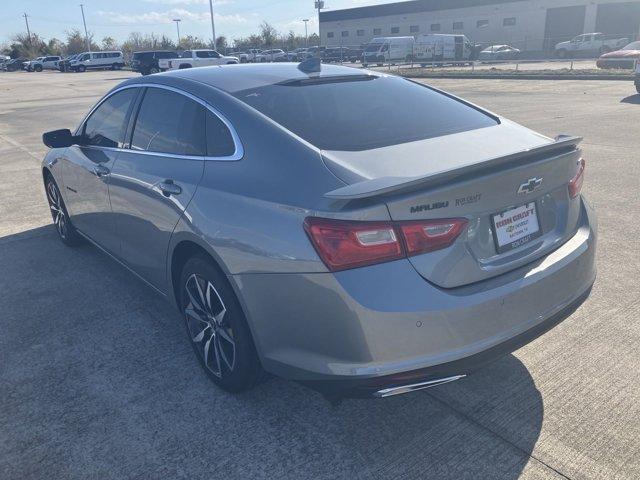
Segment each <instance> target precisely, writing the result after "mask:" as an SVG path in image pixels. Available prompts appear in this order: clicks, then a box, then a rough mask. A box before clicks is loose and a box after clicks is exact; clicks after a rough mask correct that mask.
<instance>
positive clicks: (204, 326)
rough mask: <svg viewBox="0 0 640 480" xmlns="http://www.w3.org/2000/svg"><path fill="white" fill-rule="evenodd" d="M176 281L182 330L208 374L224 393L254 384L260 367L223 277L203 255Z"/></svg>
mask: <svg viewBox="0 0 640 480" xmlns="http://www.w3.org/2000/svg"><path fill="white" fill-rule="evenodd" d="M180 285H181V307H182V311H183V314H184V319H185V323H186V327H187V334H188V336H189V340H190V342H191V346H192V347H193V349H194V351H195V353H196V356H197V358H198V361H199V362H200V365H201V366H202V368H203V369H204V371H205V372H206V373H207V375H208V376H209V378H210V379H211V380H212V381H213V382H214V383H215V384H216V385H218V386H219V387H220V388H222V389H224V390H226V391H228V392H233V393H236V392H241V391H243V390H248V389H250V388H251V387H253V386H254V385H255V384H256V383H257V381H258V380H259V378H260V376H261V373H262V367H261V366H260V361H259V360H258V355H257V353H256V350H255V347H254V344H253V339H252V337H251V332H250V331H249V327H248V325H247V321H246V319H245V316H244V313H243V312H242V308H241V307H240V303H239V302H238V299H237V298H236V296H235V294H234V292H233V289H232V288H231V285H230V284H229V282H228V281H227V279H226V278H225V277H224V275H222V274H221V273H220V271H219V270H218V269H217V268H216V267H215V266H214V264H213V262H212V261H211V260H209V259H208V258H206V256H204V255H196V256H194V257H192V258H191V259H189V260H188V261H187V263H186V264H185V266H184V268H183V269H182V275H181V276H180Z"/></svg>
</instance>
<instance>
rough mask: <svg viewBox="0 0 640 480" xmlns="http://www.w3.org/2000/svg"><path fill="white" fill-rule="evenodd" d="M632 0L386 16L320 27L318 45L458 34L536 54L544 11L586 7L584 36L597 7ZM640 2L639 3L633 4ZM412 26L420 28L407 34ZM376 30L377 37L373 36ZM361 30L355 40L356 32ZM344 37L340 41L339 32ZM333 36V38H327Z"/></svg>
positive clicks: (549, 1)
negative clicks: (458, 25)
mask: <svg viewBox="0 0 640 480" xmlns="http://www.w3.org/2000/svg"><path fill="white" fill-rule="evenodd" d="M622 1H634V0H595V1H594V0H529V1H521V2H514V3H506V4H498V5H485V6H481V7H468V8H462V9H452V10H440V11H432V12H422V13H415V14H405V15H390V16H385V17H377V18H360V19H354V20H343V21H338V22H336V21H332V22H325V21H323V22H321V23H320V35H321V39H322V45H326V46H338V45H345V46H346V45H353V46H357V45H361V44H363V43H367V42H368V41H370V40H371V39H372V38H374V37H395V36H408V35H411V36H416V35H420V34H425V33H426V34H428V33H458V34H460V33H462V34H464V35H466V36H467V37H468V38H469V39H470V40H471V42H473V43H482V44H502V43H508V44H511V45H513V46H515V47H517V48H520V49H522V50H530V51H539V50H542V49H543V43H544V35H545V27H546V18H547V9H549V8H557V7H570V6H579V5H584V6H586V15H585V27H584V33H589V32H593V31H595V26H596V16H597V10H598V4H605V3H621V2H622ZM635 1H638V2H640V0H635ZM505 18H516V25H515V26H504V25H503V21H504V19H505ZM479 20H488V21H489V25H488V26H486V27H482V28H478V26H477V22H478V21H479ZM454 22H463V24H464V28H463V29H462V30H453V23H454ZM432 24H440V25H441V30H440V31H431V25H432ZM412 25H417V26H418V27H419V28H420V31H419V32H417V33H416V32H411V30H410V28H411V26H412ZM393 27H399V32H398V33H391V32H392V30H391V29H392V28H393ZM376 28H379V29H380V30H381V33H380V34H374V29H376ZM358 30H364V35H362V36H358V35H357V31H358ZM343 31H347V32H348V36H347V37H343V36H342V32H343ZM329 32H333V38H329V37H328V36H327V34H328V33H329Z"/></svg>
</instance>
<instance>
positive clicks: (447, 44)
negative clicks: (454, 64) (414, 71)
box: [413, 34, 473, 66]
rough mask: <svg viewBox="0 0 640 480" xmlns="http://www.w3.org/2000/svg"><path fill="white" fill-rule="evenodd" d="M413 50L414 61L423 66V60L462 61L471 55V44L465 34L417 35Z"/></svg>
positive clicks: (468, 58)
mask: <svg viewBox="0 0 640 480" xmlns="http://www.w3.org/2000/svg"><path fill="white" fill-rule="evenodd" d="M413 51H414V55H413V57H414V58H413V59H414V61H415V62H417V63H420V64H421V65H423V66H424V65H426V64H425V63H424V62H447V61H462V62H464V61H467V60H470V59H471V57H472V56H473V44H472V43H471V42H470V41H469V39H468V38H467V37H466V36H465V35H448V34H428V35H418V36H417V37H416V41H415V45H414V49H413Z"/></svg>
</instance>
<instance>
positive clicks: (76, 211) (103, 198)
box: [62, 89, 137, 253]
mask: <svg viewBox="0 0 640 480" xmlns="http://www.w3.org/2000/svg"><path fill="white" fill-rule="evenodd" d="M136 95H137V89H126V90H122V91H120V92H117V93H115V94H114V95H112V96H110V97H109V98H107V99H106V100H105V101H103V102H102V103H101V104H100V105H99V106H98V107H97V108H96V109H95V110H94V111H93V112H92V113H91V115H90V116H89V118H88V119H87V120H86V122H85V123H84V125H83V126H82V127H81V129H80V132H79V134H80V138H81V140H80V141H79V142H78V143H80V145H74V146H72V147H69V148H68V149H67V150H66V152H65V155H64V157H63V162H64V164H63V173H62V174H63V180H64V184H65V188H64V192H63V196H64V198H65V204H66V206H67V210H68V211H69V216H70V217H71V222H72V223H73V225H74V226H75V227H76V228H77V229H78V230H80V231H81V232H82V233H84V234H85V235H87V236H88V237H90V238H91V239H92V240H93V241H95V242H96V243H98V244H99V245H100V246H101V247H103V248H105V249H106V250H108V251H110V252H112V253H117V252H118V250H119V241H118V240H117V238H116V234H115V228H114V222H113V216H112V214H111V205H110V202H109V183H110V180H111V172H112V170H113V166H114V164H115V162H116V159H117V158H118V154H119V152H120V150H119V149H120V148H121V147H122V146H123V143H124V136H125V131H126V128H127V121H128V118H129V115H130V111H131V108H132V106H133V103H134V100H135V97H136Z"/></svg>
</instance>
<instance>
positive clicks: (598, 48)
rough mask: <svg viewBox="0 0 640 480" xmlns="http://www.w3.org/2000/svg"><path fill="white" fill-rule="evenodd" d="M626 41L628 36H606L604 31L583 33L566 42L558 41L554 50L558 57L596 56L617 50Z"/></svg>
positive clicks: (626, 42)
mask: <svg viewBox="0 0 640 480" xmlns="http://www.w3.org/2000/svg"><path fill="white" fill-rule="evenodd" d="M628 43H629V39H628V38H607V36H606V35H605V34H604V33H585V34H583V35H578V36H577V37H574V38H573V39H571V40H569V41H568V42H560V43H558V44H557V45H556V46H555V51H556V55H557V56H558V57H560V58H571V57H587V56H598V55H602V54H603V53H609V52H613V51H615V50H619V49H620V48H622V47H623V46H625V45H627V44H628Z"/></svg>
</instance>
